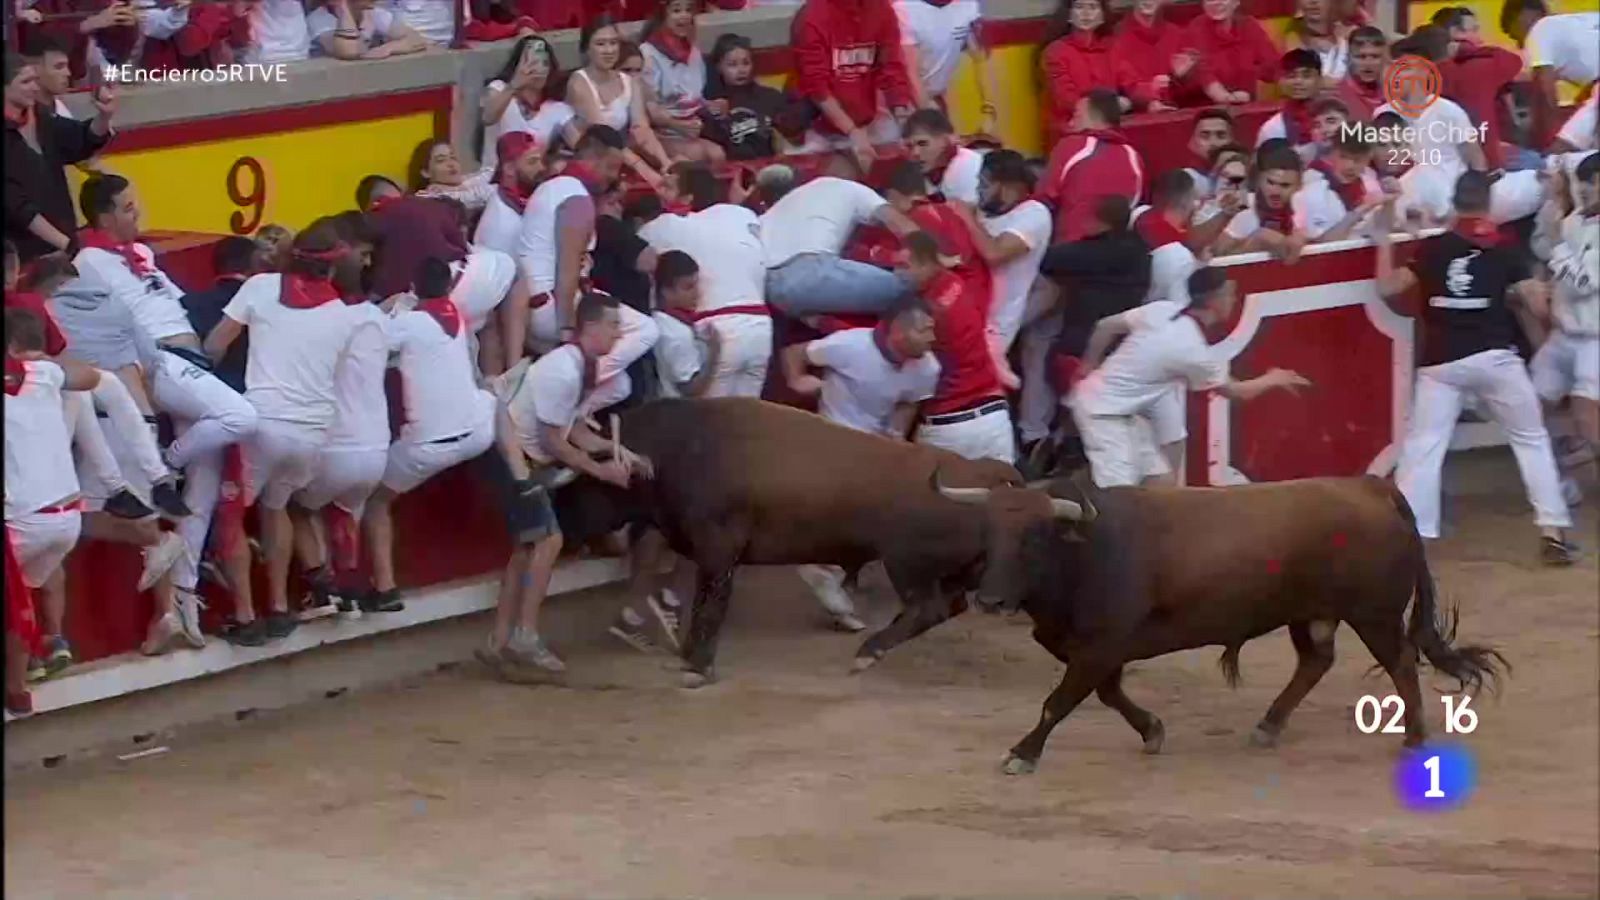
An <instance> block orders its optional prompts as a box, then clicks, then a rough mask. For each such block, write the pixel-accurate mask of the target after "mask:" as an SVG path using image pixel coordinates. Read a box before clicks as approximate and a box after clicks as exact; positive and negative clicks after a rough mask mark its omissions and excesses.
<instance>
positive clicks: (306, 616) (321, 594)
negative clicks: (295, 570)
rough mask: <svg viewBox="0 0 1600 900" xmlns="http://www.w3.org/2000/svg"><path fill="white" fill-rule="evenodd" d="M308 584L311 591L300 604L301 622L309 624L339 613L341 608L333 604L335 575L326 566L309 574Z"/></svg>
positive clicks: (307, 576) (307, 575) (307, 577)
mask: <svg viewBox="0 0 1600 900" xmlns="http://www.w3.org/2000/svg"><path fill="white" fill-rule="evenodd" d="M306 583H307V586H308V587H309V588H310V589H309V590H308V591H307V592H306V597H305V600H304V601H302V602H301V604H300V621H302V622H309V621H311V620H312V619H320V618H323V617H324V616H331V615H334V614H336V613H338V611H339V608H338V607H337V606H335V605H334V603H333V575H332V574H330V573H329V572H328V569H327V567H326V566H324V567H321V568H318V569H313V570H312V571H310V572H307V573H306Z"/></svg>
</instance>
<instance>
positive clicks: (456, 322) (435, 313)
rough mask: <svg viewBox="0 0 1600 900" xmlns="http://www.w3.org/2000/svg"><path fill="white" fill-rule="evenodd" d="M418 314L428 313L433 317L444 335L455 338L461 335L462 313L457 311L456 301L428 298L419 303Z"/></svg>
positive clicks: (443, 298)
mask: <svg viewBox="0 0 1600 900" xmlns="http://www.w3.org/2000/svg"><path fill="white" fill-rule="evenodd" d="M416 310H417V312H420V313H427V314H428V315H430V316H432V317H433V320H434V321H435V322H438V323H439V327H440V328H442V329H444V333H445V334H447V335H449V336H450V337H455V336H456V335H458V334H460V333H461V311H460V310H458V309H456V304H455V301H453V300H451V299H450V298H449V297H447V296H446V297H428V298H425V299H422V300H419V301H417V306H416Z"/></svg>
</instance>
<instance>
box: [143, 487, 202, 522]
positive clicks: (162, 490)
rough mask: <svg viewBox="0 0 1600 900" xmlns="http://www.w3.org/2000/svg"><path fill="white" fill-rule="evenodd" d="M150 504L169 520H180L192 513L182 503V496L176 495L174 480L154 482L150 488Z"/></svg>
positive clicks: (186, 505) (176, 488)
mask: <svg viewBox="0 0 1600 900" xmlns="http://www.w3.org/2000/svg"><path fill="white" fill-rule="evenodd" d="M150 502H151V503H154V504H155V506H156V509H158V510H160V511H161V514H162V515H163V516H166V517H167V518H169V519H182V518H185V517H187V516H189V515H191V514H192V512H193V511H192V510H190V509H189V505H188V504H186V503H184V502H183V495H182V494H180V493H178V482H177V480H176V479H168V480H167V481H158V482H156V483H155V485H154V486H152V487H151V488H150Z"/></svg>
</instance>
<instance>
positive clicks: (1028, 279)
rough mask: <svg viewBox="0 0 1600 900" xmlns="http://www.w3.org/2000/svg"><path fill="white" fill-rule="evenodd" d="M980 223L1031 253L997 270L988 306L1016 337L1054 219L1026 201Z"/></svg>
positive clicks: (1033, 202)
mask: <svg viewBox="0 0 1600 900" xmlns="http://www.w3.org/2000/svg"><path fill="white" fill-rule="evenodd" d="M914 2H917V3H921V2H922V0H914ZM981 221H982V222H983V230H984V231H987V232H989V234H990V235H992V236H994V237H996V238H998V237H1000V236H1001V235H1003V234H1014V235H1016V236H1017V237H1018V238H1019V239H1021V241H1022V242H1023V243H1024V244H1027V245H1028V252H1026V253H1024V254H1022V255H1021V256H1019V257H1017V258H1016V259H1013V260H1011V261H1010V262H1008V263H1006V264H1005V265H1003V266H1000V267H999V268H997V269H995V270H994V301H993V302H992V303H991V304H990V306H989V321H990V322H991V323H992V324H994V325H995V327H996V328H997V329H999V330H1000V331H1001V332H1002V333H1010V334H1015V333H1016V329H1017V328H1018V327H1020V325H1021V320H1022V315H1023V313H1024V312H1025V311H1026V310H1027V306H1028V292H1029V291H1031V290H1033V282H1034V281H1035V280H1036V279H1037V278H1038V277H1039V263H1040V261H1041V260H1043V259H1044V252H1045V251H1046V250H1048V249H1050V236H1051V234H1052V233H1053V232H1054V231H1055V220H1054V219H1053V218H1051V216H1050V210H1049V208H1048V207H1046V206H1045V205H1044V204H1043V203H1040V202H1039V201H1037V200H1024V201H1022V202H1021V203H1018V204H1017V205H1016V206H1013V207H1012V208H1011V209H1008V210H1006V211H1005V212H1003V213H1001V214H1000V215H998V216H994V217H992V218H991V217H988V216H985V217H984V218H983V219H982V220H981ZM1013 320H1015V321H1014V322H1013ZM1007 327H1009V329H1010V330H1009V331H1007Z"/></svg>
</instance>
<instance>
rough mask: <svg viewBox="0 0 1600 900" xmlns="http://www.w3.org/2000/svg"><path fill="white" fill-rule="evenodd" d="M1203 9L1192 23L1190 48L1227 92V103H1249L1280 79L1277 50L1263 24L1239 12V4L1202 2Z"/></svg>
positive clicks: (1232, 1) (1223, 0)
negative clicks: (1266, 83)
mask: <svg viewBox="0 0 1600 900" xmlns="http://www.w3.org/2000/svg"><path fill="white" fill-rule="evenodd" d="M1200 8H1201V15H1198V16H1196V17H1195V19H1194V21H1193V22H1190V23H1189V30H1188V33H1187V35H1186V37H1187V38H1188V40H1187V43H1188V45H1189V46H1191V47H1193V48H1194V49H1196V50H1198V51H1199V53H1200V64H1201V65H1203V66H1205V67H1206V70H1207V71H1208V72H1210V74H1211V76H1212V77H1214V78H1216V79H1217V80H1218V81H1220V82H1222V86H1223V87H1224V88H1226V89H1227V90H1228V92H1229V93H1228V102H1230V103H1249V102H1250V101H1251V100H1254V99H1255V97H1256V91H1257V89H1258V88H1259V86H1260V84H1261V82H1263V81H1272V80H1273V79H1275V78H1277V76H1278V62H1279V59H1280V57H1281V54H1280V53H1279V52H1278V48H1277V46H1276V45H1275V44H1274V43H1273V42H1272V38H1271V37H1268V36H1267V30H1266V29H1265V28H1263V27H1261V23H1260V22H1258V21H1256V20H1255V19H1254V18H1253V17H1251V16H1250V15H1248V14H1246V13H1244V12H1241V11H1240V9H1239V0H1202V2H1201V4H1200Z"/></svg>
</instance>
